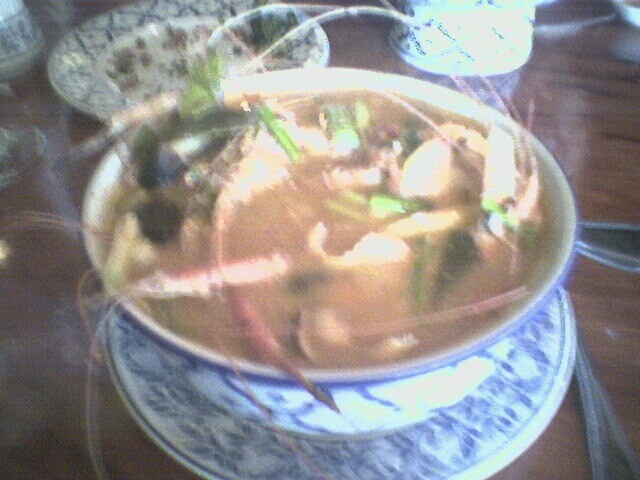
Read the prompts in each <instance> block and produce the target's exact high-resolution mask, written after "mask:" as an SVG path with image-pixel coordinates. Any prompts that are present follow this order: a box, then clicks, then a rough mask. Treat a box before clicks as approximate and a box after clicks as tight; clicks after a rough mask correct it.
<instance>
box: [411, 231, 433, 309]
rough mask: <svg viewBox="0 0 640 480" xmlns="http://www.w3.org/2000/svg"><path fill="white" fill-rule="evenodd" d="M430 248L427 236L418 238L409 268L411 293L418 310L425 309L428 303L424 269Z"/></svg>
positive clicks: (429, 255) (429, 254)
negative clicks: (411, 266) (411, 264)
mask: <svg viewBox="0 0 640 480" xmlns="http://www.w3.org/2000/svg"><path fill="white" fill-rule="evenodd" d="M431 250H432V246H431V243H430V242H429V239H428V238H427V237H424V238H422V239H420V240H419V245H418V246H417V250H416V256H415V259H414V262H413V268H412V270H411V295H412V298H413V301H414V304H415V306H416V310H417V311H418V312H423V311H425V309H426V308H427V307H428V305H429V293H428V292H427V280H426V273H425V271H426V269H427V265H428V262H429V259H430V257H431Z"/></svg>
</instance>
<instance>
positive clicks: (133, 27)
mask: <svg viewBox="0 0 640 480" xmlns="http://www.w3.org/2000/svg"><path fill="white" fill-rule="evenodd" d="M254 3H255V2H254V0H234V1H229V0H154V1H144V2H140V3H135V4H132V5H127V6H125V7H122V8H118V9H115V10H112V11H110V12H107V13H106V14H103V15H99V16H97V17H95V18H92V19H91V20H89V21H87V22H86V23H84V24H82V25H81V26H79V27H78V28H76V29H75V30H73V31H71V32H69V33H68V34H67V35H65V37H64V38H63V39H62V40H61V41H60V43H59V44H58V45H57V46H56V48H55V49H54V50H53V52H52V53H51V56H50V57H49V60H48V75H49V80H50V82H51V85H52V86H53V88H54V89H55V90H56V92H57V93H58V94H59V95H60V96H61V97H62V98H63V99H64V100H65V101H67V102H68V103H70V104H71V105H72V106H74V107H75V108H77V109H78V110H80V111H82V112H84V113H86V114H89V115H92V116H95V117H98V118H99V119H102V120H104V119H107V118H109V117H110V116H111V115H112V114H113V113H114V112H116V111H117V110H119V109H121V108H123V107H125V106H128V105H131V104H132V103H136V102H138V101H141V100H143V99H145V98H147V97H149V96H151V95H153V94H155V93H158V92H160V91H167V90H169V89H176V88H180V87H181V86H183V85H184V82H185V80H186V74H187V69H188V65H189V63H190V62H191V59H192V58H193V54H194V52H195V51H197V50H198V51H199V49H201V47H202V45H203V44H204V43H205V42H206V36H207V34H208V33H210V31H211V30H213V29H215V28H216V27H218V26H219V25H221V24H222V23H224V22H225V21H227V20H228V19H230V18H232V17H234V16H235V15H238V14H239V13H241V12H244V11H247V10H249V9H251V8H252V7H253V5H254ZM295 13H296V15H297V16H298V18H299V19H300V18H306V17H305V16H304V15H303V14H302V13H300V12H299V11H298V10H295ZM176 32H178V34H179V35H180V38H177V36H176ZM176 39H177V40H176ZM172 40H174V41H177V43H178V46H176V45H175V43H174V44H172ZM220 48H221V49H222V50H221V51H220V53H221V55H222V56H223V58H226V59H227V61H229V60H233V59H234V58H235V57H237V56H238V54H239V52H240V51H239V50H237V51H235V50H234V49H233V46H232V45H231V43H229V42H226V43H225V44H224V45H221V46H220ZM125 49H126V50H125ZM127 50H128V51H127ZM127 55H128V58H125V57H126V56H127ZM236 60H237V59H236ZM328 61H329V40H328V38H327V36H326V34H325V32H324V30H323V29H322V28H321V27H320V26H319V25H316V26H315V27H314V28H313V29H312V30H311V31H310V32H309V34H308V35H306V36H305V37H304V39H303V40H301V41H299V42H296V44H295V46H294V48H291V49H288V50H287V52H286V55H284V56H280V57H274V58H271V59H268V60H267V61H266V62H265V63H266V66H267V67H268V68H269V69H272V70H273V69H282V68H295V67H306V66H325V65H326V64H327V63H328ZM116 62H127V67H126V71H127V72H130V71H131V70H133V72H132V73H127V74H126V75H125V74H121V73H120V70H117V69H115V68H114V65H115V64H116ZM116 70H117V71H116Z"/></svg>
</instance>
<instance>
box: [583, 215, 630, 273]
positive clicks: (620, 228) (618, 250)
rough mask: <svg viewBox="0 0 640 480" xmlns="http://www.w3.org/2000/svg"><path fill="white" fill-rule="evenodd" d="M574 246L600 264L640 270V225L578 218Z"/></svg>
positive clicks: (627, 270) (620, 268)
mask: <svg viewBox="0 0 640 480" xmlns="http://www.w3.org/2000/svg"><path fill="white" fill-rule="evenodd" d="M576 247H577V249H578V252H580V253H581V254H582V255H584V256H585V257H589V258H591V259H593V260H595V261H597V262H600V263H602V264H603V265H606V266H608V267H613V268H617V269H619V270H624V271H626V272H631V273H640V225H630V224H626V223H606V222H582V223H581V233H580V239H579V240H578V241H577V242H576Z"/></svg>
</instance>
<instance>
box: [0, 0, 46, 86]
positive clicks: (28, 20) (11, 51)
mask: <svg viewBox="0 0 640 480" xmlns="http://www.w3.org/2000/svg"><path fill="white" fill-rule="evenodd" d="M43 46H44V39H43V36H42V31H41V30H40V28H39V27H38V25H37V24H36V22H35V21H34V19H33V17H32V16H31V13H30V12H29V10H27V8H26V7H25V5H24V3H23V1H22V0H0V81H11V80H14V79H16V78H18V77H20V76H21V75H23V74H25V73H26V72H27V71H28V70H29V69H30V68H31V67H33V65H34V64H35V63H36V61H37V60H38V58H39V56H40V52H41V51H42V47H43Z"/></svg>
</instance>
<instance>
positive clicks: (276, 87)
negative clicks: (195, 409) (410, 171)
mask: <svg viewBox="0 0 640 480" xmlns="http://www.w3.org/2000/svg"><path fill="white" fill-rule="evenodd" d="M310 70H316V69H315V68H306V69H291V70H282V71H271V72H265V73H258V74H251V75H247V76H243V77H237V78H234V79H233V80H232V81H229V82H223V91H224V92H225V100H224V101H225V103H227V104H229V105H231V104H235V103H238V102H241V101H242V100H243V99H244V98H245V96H247V95H248V96H251V95H255V94H257V93H260V94H261V95H263V96H272V95H283V94H291V93H305V92H306V93H312V92H313V93H319V92H324V91H340V90H352V89H353V88H359V89H360V90H362V88H363V85H366V88H367V89H373V90H385V91H389V90H390V91H393V92H394V93H400V94H402V95H404V96H406V97H409V98H412V99H417V100H419V101H421V102H427V103H428V104H431V105H432V106H435V107H436V108H441V109H443V110H448V111H452V112H454V113H455V114H458V115H461V116H464V117H467V118H469V119H471V120H475V121H477V120H478V118H488V119H490V120H491V121H495V123H496V124H498V125H501V126H503V127H509V128H518V129H521V131H522V133H523V135H524V138H526V141H527V142H528V145H529V146H530V148H531V150H532V151H533V152H535V154H536V157H537V158H538V163H539V164H543V165H544V170H545V172H546V173H545V175H548V176H549V178H551V179H552V180H553V181H554V185H555V186H556V187H557V189H558V196H557V198H558V199H561V200H562V204H563V206H564V207H565V209H564V210H563V214H562V219H563V221H562V222H560V224H561V225H562V227H561V228H562V232H561V234H559V238H560V237H561V240H563V241H562V244H561V246H560V248H559V259H560V261H559V262H558V263H557V264H554V265H551V266H549V267H548V269H547V268H545V275H544V281H543V285H542V287H540V288H538V289H535V290H534V291H533V292H531V294H530V295H527V297H526V299H525V300H524V301H522V302H521V305H519V306H518V307H517V308H516V309H515V311H514V312H513V313H511V314H509V315H506V316H505V319H504V320H502V321H500V322H499V323H498V324H497V325H496V326H495V327H493V328H491V329H488V330H487V331H486V332H484V333H482V334H481V335H478V336H475V337H473V338H471V339H470V340H467V341H465V342H464V343H463V344H461V345H460V344H459V345H456V346H454V347H451V348H448V349H447V350H446V351H444V352H440V353H438V354H435V355H434V354H431V355H428V354H423V355H420V356H417V357H412V358H409V359H405V360H402V361H399V362H394V363H390V364H385V365H378V366H372V367H359V368H332V369H319V368H302V369H301V371H302V372H303V373H304V374H305V375H306V376H307V377H308V378H309V379H310V380H312V381H314V382H318V383H320V384H322V385H325V386H331V385H344V384H345V383H351V384H361V383H367V384H371V383H385V382H388V381H390V380H397V379H403V378H407V377H411V376H415V375H417V374H423V373H427V372H431V371H434V370H436V369H439V368H442V367H444V366H449V365H452V364H455V363H457V362H459V361H460V360H462V359H464V358H466V357H469V356H471V355H473V354H475V353H478V352H480V351H482V350H483V349H485V348H487V347H488V346H490V345H492V344H494V343H496V342H498V341H500V340H501V339H503V338H504V337H505V336H507V335H508V334H510V333H511V332H512V331H513V330H514V329H515V328H518V327H519V326H520V325H522V324H523V323H524V322H526V321H527V320H528V319H529V318H531V317H532V316H533V315H534V314H535V312H536V311H537V310H539V309H540V308H541V307H542V306H543V305H544V304H545V303H546V302H547V301H548V299H549V298H550V296H551V295H553V293H554V292H555V290H556V289H557V288H559V287H560V286H562V285H563V283H564V281H565V280H566V278H567V277H568V275H569V272H570V271H571V267H572V264H573V258H574V256H575V243H576V240H577V238H578V233H579V232H578V230H579V222H578V218H579V217H578V210H577V206H576V201H575V197H574V195H573V193H572V191H571V188H570V186H569V183H568V180H567V178H566V176H565V174H564V172H563V171H562V169H561V167H560V165H559V164H558V162H557V161H556V159H555V158H554V157H553V155H552V154H551V153H550V152H549V151H548V150H547V149H546V147H544V145H543V144H542V143H541V142H540V141H539V140H538V139H537V138H536V137H535V136H533V134H532V133H531V132H529V131H526V129H524V128H523V127H520V126H517V123H516V122H515V121H514V120H513V119H511V118H508V117H506V116H505V115H503V114H502V113H500V112H498V111H497V110H495V109H493V108H491V107H488V106H486V105H481V104H480V103H479V102H477V101H476V100H474V99H472V98H470V97H468V96H466V95H464V94H462V93H460V92H457V91H454V90H451V89H448V88H446V87H443V86H440V85H437V84H434V83H431V82H428V81H425V80H420V79H417V78H412V77H407V76H403V75H398V74H395V73H387V72H378V71H371V70H362V69H351V68H337V67H332V68H321V69H317V71H316V72H310ZM310 78H311V79H315V80H316V82H318V81H320V80H321V82H320V83H318V84H316V85H314V87H310V84H311V83H312V82H310V81H309V79H310ZM292 82H293V84H292ZM452 105H453V106H452ZM472 114H475V115H472ZM121 169H122V162H121V161H120V159H119V158H118V156H117V153H116V152H115V150H111V151H110V152H108V153H107V154H106V155H105V156H104V158H103V159H102V160H101V162H100V163H99V165H98V167H97V168H96V170H95V171H94V174H93V176H92V178H91V180H90V182H89V184H88V187H87V189H86V191H85V196H84V200H83V206H82V219H83V222H85V223H86V224H88V225H93V224H95V220H96V219H100V207H102V206H104V204H105V201H104V200H105V194H106V192H105V188H104V187H105V184H107V183H109V182H108V180H109V177H110V178H111V180H112V179H113V178H114V176H115V175H118V174H119V172H120V171H121ZM116 178H117V177H116ZM111 184H113V181H111ZM90 230H91V229H85V234H84V240H85V248H86V250H87V254H88V256H89V259H90V261H91V263H92V264H93V265H94V266H95V267H97V266H99V265H100V253H99V250H100V248H99V245H98V241H97V239H96V238H94V237H93V236H91V234H90V233H89V232H90ZM547 270H548V271H547ZM120 312H121V313H122V312H126V313H127V315H126V317H127V318H128V319H129V320H130V321H133V322H134V323H135V325H136V326H138V327H140V328H142V329H143V330H144V331H145V332H146V333H148V334H150V335H152V336H153V337H154V338H155V339H156V340H157V341H159V342H161V343H162V344H163V345H166V346H168V347H170V348H172V349H174V350H176V351H178V352H179V353H181V354H183V355H185V356H187V357H189V358H191V359H192V360H197V361H198V362H203V363H205V364H206V365H208V366H210V367H214V368H218V369H223V370H225V371H233V372H242V374H243V375H244V376H246V377H247V378H248V379H250V380H251V381H253V382H258V383H280V384H287V385H291V384H295V383H296V382H295V380H293V379H292V378H291V377H290V376H289V375H288V374H286V373H284V372H282V371H280V370H279V369H277V368H276V367H273V366H270V365H266V364H263V363H259V362H255V361H250V360H246V359H239V358H234V359H233V360H232V361H231V362H230V358H229V357H227V356H225V355H223V354H221V353H218V352H216V351H214V350H213V349H211V348H209V347H206V346H203V345H201V344H199V343H198V342H196V341H194V340H189V339H186V338H183V337H181V336H179V335H178V334H176V333H174V332H173V331H171V330H169V329H168V328H166V327H163V326H162V325H161V324H160V323H157V322H155V321H154V320H153V319H152V318H150V316H149V315H147V314H146V313H145V312H143V311H142V309H141V308H140V307H138V306H136V305H135V304H134V303H132V302H131V301H129V300H126V299H125V300H123V301H122V302H121V305H120Z"/></svg>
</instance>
